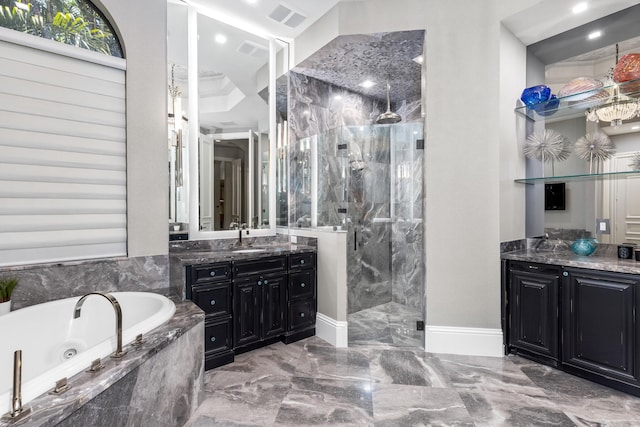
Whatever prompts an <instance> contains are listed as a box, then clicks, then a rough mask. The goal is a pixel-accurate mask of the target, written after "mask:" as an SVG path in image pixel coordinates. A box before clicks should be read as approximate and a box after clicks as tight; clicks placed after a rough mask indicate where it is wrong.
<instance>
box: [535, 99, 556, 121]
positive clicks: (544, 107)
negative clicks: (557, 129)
mask: <svg viewBox="0 0 640 427" xmlns="http://www.w3.org/2000/svg"><path fill="white" fill-rule="evenodd" d="M559 105H560V100H559V99H558V98H557V97H556V96H555V95H553V94H552V95H551V97H550V98H549V100H548V101H545V102H542V103H540V104H537V105H535V106H534V107H533V109H534V110H535V112H536V113H538V114H540V115H541V116H545V117H546V116H550V115H552V114H554V113H555V112H556V111H558V106H559Z"/></svg>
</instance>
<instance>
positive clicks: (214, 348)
mask: <svg viewBox="0 0 640 427" xmlns="http://www.w3.org/2000/svg"><path fill="white" fill-rule="evenodd" d="M232 336H233V334H232V331H231V319H230V318H226V319H222V320H218V321H212V322H205V325H204V351H205V353H211V352H218V351H225V350H231V348H232V342H231V337H232Z"/></svg>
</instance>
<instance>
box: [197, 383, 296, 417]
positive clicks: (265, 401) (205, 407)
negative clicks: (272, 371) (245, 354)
mask: <svg viewBox="0 0 640 427" xmlns="http://www.w3.org/2000/svg"><path fill="white" fill-rule="evenodd" d="M205 381H206V383H205V401H204V402H203V403H202V405H200V407H199V408H198V410H197V411H196V414H199V415H201V416H202V415H204V416H207V417H209V418H213V419H215V423H213V424H210V425H216V426H217V425H227V424H224V423H235V422H240V421H242V422H243V423H246V425H251V426H254V425H255V426H270V425H273V422H274V420H275V417H276V415H277V413H278V410H279V409H280V405H281V403H282V399H284V397H285V396H286V394H287V393H288V392H289V391H290V389H291V377H289V376H287V377H279V376H272V375H264V376H257V375H255V374H253V373H246V372H233V371H216V370H212V371H208V372H207V373H206V375H205ZM241 425H245V424H241Z"/></svg>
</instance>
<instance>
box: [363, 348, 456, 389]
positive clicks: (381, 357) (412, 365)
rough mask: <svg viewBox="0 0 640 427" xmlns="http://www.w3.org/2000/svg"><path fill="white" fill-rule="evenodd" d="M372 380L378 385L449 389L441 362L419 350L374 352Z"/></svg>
mask: <svg viewBox="0 0 640 427" xmlns="http://www.w3.org/2000/svg"><path fill="white" fill-rule="evenodd" d="M370 366H371V378H372V380H373V381H374V382H377V383H386V384H402V385H415V386H425V387H439V388H442V387H447V386H448V383H449V381H448V378H447V375H446V374H445V373H444V370H443V368H442V366H441V363H440V360H439V359H438V358H437V357H435V356H434V355H432V354H429V353H425V352H424V351H418V350H396V349H389V350H380V351H376V352H372V356H371V364H370Z"/></svg>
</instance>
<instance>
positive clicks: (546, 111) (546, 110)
mask: <svg viewBox="0 0 640 427" xmlns="http://www.w3.org/2000/svg"><path fill="white" fill-rule="evenodd" d="M617 86H618V88H619V90H620V95H621V96H628V97H630V98H631V99H634V100H637V99H638V98H639V97H640V79H637V80H630V81H628V82H624V83H618V84H617ZM615 87H616V84H612V85H609V86H603V87H600V88H598V89H594V90H589V91H586V92H579V93H574V94H572V95H569V96H563V97H561V98H556V99H552V100H549V101H545V102H540V103H538V104H535V105H533V106H531V107H528V106H522V107H516V108H515V110H514V111H515V112H516V113H517V114H519V115H521V116H523V117H525V118H527V119H529V120H532V121H535V122H537V121H543V120H545V121H556V120H564V119H570V118H575V117H580V116H582V117H584V116H585V112H586V111H587V110H589V109H590V108H593V107H597V106H599V105H604V104H606V103H607V102H609V101H611V97H612V96H613V95H614V90H615Z"/></svg>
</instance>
